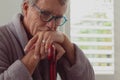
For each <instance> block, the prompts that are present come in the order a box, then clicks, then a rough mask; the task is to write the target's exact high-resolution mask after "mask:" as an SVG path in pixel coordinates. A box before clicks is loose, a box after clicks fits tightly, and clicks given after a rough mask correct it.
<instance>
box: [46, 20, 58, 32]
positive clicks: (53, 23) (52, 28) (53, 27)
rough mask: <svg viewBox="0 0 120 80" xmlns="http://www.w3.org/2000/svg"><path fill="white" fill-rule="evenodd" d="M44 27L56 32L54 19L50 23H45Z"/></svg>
mask: <svg viewBox="0 0 120 80" xmlns="http://www.w3.org/2000/svg"><path fill="white" fill-rule="evenodd" d="M46 26H47V27H49V29H50V30H53V31H55V30H56V23H55V19H52V20H51V21H49V22H47V24H46Z"/></svg>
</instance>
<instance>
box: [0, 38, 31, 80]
mask: <svg viewBox="0 0 120 80" xmlns="http://www.w3.org/2000/svg"><path fill="white" fill-rule="evenodd" d="M2 39H3V38H1V36H0V80H32V77H31V76H30V74H29V72H28V70H27V68H26V67H25V66H24V64H23V63H22V62H21V60H16V61H14V62H13V63H12V64H11V63H10V59H9V56H8V52H9V51H8V50H7V49H6V44H5V43H4V41H3V40H2ZM11 54H12V53H11ZM11 54H10V55H11Z"/></svg>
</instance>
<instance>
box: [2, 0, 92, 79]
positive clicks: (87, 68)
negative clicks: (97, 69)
mask: <svg viewBox="0 0 120 80" xmlns="http://www.w3.org/2000/svg"><path fill="white" fill-rule="evenodd" d="M66 8H67V1H66V0H24V1H23V4H22V14H21V13H20V14H17V16H16V17H15V18H14V19H13V20H12V21H11V22H10V23H8V24H6V25H3V26H1V27H0V80H49V73H48V63H47V55H48V48H49V46H50V45H54V47H55V49H56V61H57V72H58V73H59V75H60V77H61V79H62V80H94V71H93V68H92V67H91V65H90V63H89V61H88V59H87V58H86V57H85V55H84V54H83V52H82V51H81V50H80V49H79V48H78V47H77V46H76V45H75V44H73V43H71V41H70V40H69V39H68V38H67V36H66V35H65V34H64V33H62V32H60V31H57V28H58V27H59V26H62V25H63V24H64V23H65V22H66V21H67V19H66V17H65V16H64V13H65V11H66Z"/></svg>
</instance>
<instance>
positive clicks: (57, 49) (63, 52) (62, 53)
mask: <svg viewBox="0 0 120 80" xmlns="http://www.w3.org/2000/svg"><path fill="white" fill-rule="evenodd" d="M54 45H55V48H56V51H57V55H56V60H57V61H58V60H59V59H60V58H61V57H62V56H63V55H64V54H65V50H64V49H63V47H62V46H60V45H59V44H57V43H54Z"/></svg>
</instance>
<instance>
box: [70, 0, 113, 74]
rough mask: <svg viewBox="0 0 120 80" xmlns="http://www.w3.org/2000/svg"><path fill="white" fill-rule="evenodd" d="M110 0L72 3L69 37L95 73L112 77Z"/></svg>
mask: <svg viewBox="0 0 120 80" xmlns="http://www.w3.org/2000/svg"><path fill="white" fill-rule="evenodd" d="M113 13H114V12H113V0H71V1H70V20H71V21H70V23H71V24H70V36H71V40H72V41H73V42H74V43H76V44H77V45H78V46H79V47H80V48H81V49H82V50H83V52H84V53H85V55H86V56H87V57H88V59H89V60H90V62H91V64H92V65H93V68H94V70H95V73H97V74H113V73H114V17H113V15H114V14H113Z"/></svg>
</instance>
